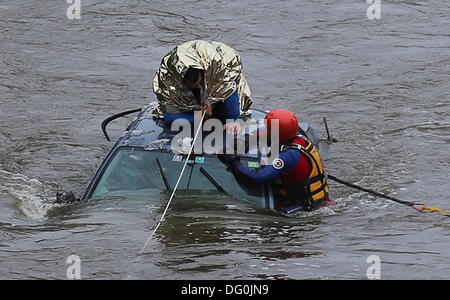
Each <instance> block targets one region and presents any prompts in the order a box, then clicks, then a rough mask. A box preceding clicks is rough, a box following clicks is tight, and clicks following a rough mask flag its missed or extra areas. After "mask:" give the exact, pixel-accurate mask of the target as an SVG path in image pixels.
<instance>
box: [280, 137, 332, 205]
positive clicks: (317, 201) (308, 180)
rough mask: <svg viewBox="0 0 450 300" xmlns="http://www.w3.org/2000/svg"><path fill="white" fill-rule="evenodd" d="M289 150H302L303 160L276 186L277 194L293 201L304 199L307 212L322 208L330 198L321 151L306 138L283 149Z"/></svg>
mask: <svg viewBox="0 0 450 300" xmlns="http://www.w3.org/2000/svg"><path fill="white" fill-rule="evenodd" d="M287 149H298V150H300V152H301V155H302V159H300V163H299V165H298V166H297V167H295V168H294V169H293V170H291V171H290V172H288V173H287V174H285V175H284V176H282V177H281V178H280V180H279V181H278V182H279V183H278V184H276V185H275V192H278V193H279V194H280V195H283V194H284V195H283V196H287V198H290V199H292V200H295V199H294V198H298V197H301V198H303V199H300V200H301V201H302V202H304V203H303V205H304V209H305V210H311V209H313V208H317V207H319V206H321V205H322V204H323V203H324V202H325V201H326V200H328V198H329V195H328V192H329V187H328V183H327V178H326V175H325V171H324V168H323V164H322V159H321V158H320V154H319V150H318V149H317V147H316V146H315V145H314V144H313V143H311V142H310V141H309V140H308V139H307V138H306V137H304V136H298V137H297V138H295V139H294V140H293V141H292V142H291V143H289V144H286V145H283V146H282V147H281V151H284V150H287ZM305 158H306V159H307V161H305ZM308 167H309V168H308ZM305 168H307V170H310V172H309V174H308V172H307V173H305ZM277 186H278V191H277ZM283 190H284V191H283ZM280 192H281V193H280ZM297 200H298V199H297Z"/></svg>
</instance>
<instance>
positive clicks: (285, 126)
mask: <svg viewBox="0 0 450 300" xmlns="http://www.w3.org/2000/svg"><path fill="white" fill-rule="evenodd" d="M272 120H278V122H279V123H278V124H279V125H278V129H279V138H280V143H284V142H286V141H288V140H290V139H293V138H295V137H296V136H297V135H298V119H297V117H296V116H295V114H294V113H293V112H291V111H289V110H285V109H276V110H272V111H271V112H269V113H268V114H267V115H266V117H265V121H266V127H267V133H268V136H269V137H270V136H271V130H272Z"/></svg>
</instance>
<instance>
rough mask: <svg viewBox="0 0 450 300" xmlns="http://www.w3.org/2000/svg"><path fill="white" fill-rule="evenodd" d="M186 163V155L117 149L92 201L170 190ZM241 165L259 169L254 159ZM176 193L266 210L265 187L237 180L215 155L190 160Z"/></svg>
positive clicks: (248, 159)
mask: <svg viewBox="0 0 450 300" xmlns="http://www.w3.org/2000/svg"><path fill="white" fill-rule="evenodd" d="M185 159H186V155H176V154H173V153H172V152H167V151H160V150H153V151H144V150H143V149H141V148H119V149H118V150H117V151H116V153H115V155H113V158H112V159H111V160H110V162H109V164H108V166H107V168H106V170H105V171H104V172H103V174H102V175H101V176H100V177H99V179H98V180H97V182H96V185H95V187H94V192H93V193H92V197H103V196H108V195H111V194H115V193H117V192H120V193H124V192H125V193H126V192H127V191H129V192H130V193H131V192H133V193H134V192H136V191H142V190H148V189H170V190H171V189H173V187H174V186H175V183H176V181H177V179H178V176H179V174H180V172H181V169H182V167H183V164H184V162H185ZM241 162H242V163H243V164H245V165H247V166H248V167H250V168H254V169H257V168H259V167H260V164H259V162H258V161H257V159H255V158H241ZM178 189H179V190H190V191H196V190H197V191H209V190H211V191H218V192H224V193H227V194H229V195H232V196H234V197H237V198H239V199H240V200H243V201H246V202H248V203H250V204H252V205H256V206H258V207H265V202H266V200H265V192H264V187H262V186H251V184H248V183H246V182H245V180H242V179H239V178H238V179H236V177H235V176H234V175H233V174H232V173H231V172H230V171H228V170H227V167H226V166H225V165H224V164H223V163H222V162H221V161H220V160H219V159H218V158H217V156H216V155H202V156H191V158H190V161H189V162H188V165H187V167H186V170H185V172H184V175H183V177H182V179H181V181H180V184H179V187H178Z"/></svg>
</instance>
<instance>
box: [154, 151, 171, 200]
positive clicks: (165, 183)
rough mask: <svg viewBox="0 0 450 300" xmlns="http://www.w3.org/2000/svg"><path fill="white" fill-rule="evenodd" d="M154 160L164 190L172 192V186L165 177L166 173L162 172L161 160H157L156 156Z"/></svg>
mask: <svg viewBox="0 0 450 300" xmlns="http://www.w3.org/2000/svg"><path fill="white" fill-rule="evenodd" d="M155 161H156V165H157V166H158V169H159V173H160V174H161V177H162V180H163V182H164V185H165V186H166V190H167V191H169V192H172V188H171V187H170V184H169V180H168V179H167V176H166V173H165V172H164V170H163V168H162V166H161V162H160V161H159V159H158V158H156V159H155Z"/></svg>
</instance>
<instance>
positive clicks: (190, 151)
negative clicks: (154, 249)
mask: <svg viewBox="0 0 450 300" xmlns="http://www.w3.org/2000/svg"><path fill="white" fill-rule="evenodd" d="M205 114H206V111H204V112H203V115H202V118H201V120H200V125H199V126H198V128H197V132H196V133H195V136H194V140H193V141H192V145H191V149H190V150H189V153H188V156H187V157H186V161H185V162H184V165H183V169H181V172H180V175H179V176H178V180H177V183H176V184H175V187H174V188H173V191H172V194H171V195H170V198H169V202H167V205H166V209H165V210H164V212H163V214H162V216H161V219H160V220H159V222H158V225H156V227H155V229H154V230H153V232H152V234H151V235H150V236H149V238H148V239H147V241H146V242H145V244H144V247H142V250H141V252H140V253H141V254H142V253H143V252H144V250H145V248H146V247H147V245H148V243H149V242H150V241H151V240H152V238H153V235H155V232H156V231H157V230H158V228H159V226H160V225H161V223H162V222H163V221H164V219H165V216H166V213H167V210H168V209H169V206H170V203H172V200H173V197H174V196H175V192H176V191H177V188H178V185H179V184H180V181H181V177H182V176H183V173H184V170H185V169H186V166H187V163H188V161H189V158H190V157H191V154H192V150H193V149H194V145H195V141H196V140H197V136H198V134H199V132H200V129H201V128H202V123H203V119H204V118H205Z"/></svg>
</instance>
